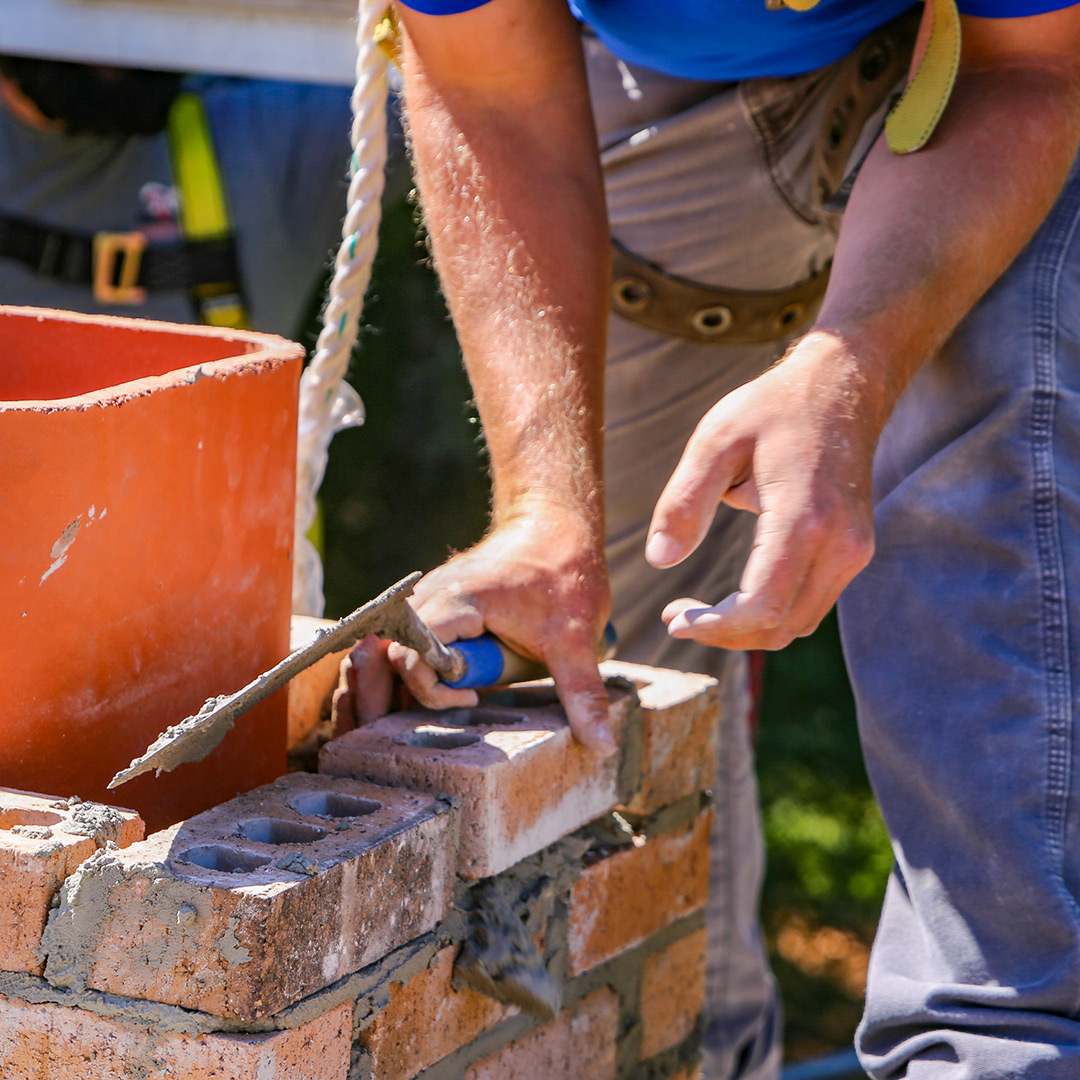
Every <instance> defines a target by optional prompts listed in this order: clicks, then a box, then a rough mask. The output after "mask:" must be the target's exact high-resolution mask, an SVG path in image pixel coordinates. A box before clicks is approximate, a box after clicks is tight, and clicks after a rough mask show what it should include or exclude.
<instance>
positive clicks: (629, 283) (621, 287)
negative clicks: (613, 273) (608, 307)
mask: <svg viewBox="0 0 1080 1080" xmlns="http://www.w3.org/2000/svg"><path fill="white" fill-rule="evenodd" d="M611 295H612V298H613V299H614V300H615V306H616V307H617V308H619V309H620V310H621V311H641V310H642V309H643V308H645V307H647V306H648V303H649V301H650V300H651V299H652V289H651V288H649V283H648V282H647V281H645V280H644V279H643V278H639V277H636V276H635V275H634V274H626V275H625V276H624V277H620V278H616V279H615V280H614V281H613V282H612V283H611Z"/></svg>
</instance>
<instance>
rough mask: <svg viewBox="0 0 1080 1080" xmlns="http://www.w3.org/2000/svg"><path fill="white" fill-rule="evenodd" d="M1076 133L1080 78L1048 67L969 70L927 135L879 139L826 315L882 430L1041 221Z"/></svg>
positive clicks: (843, 239)
mask: <svg viewBox="0 0 1080 1080" xmlns="http://www.w3.org/2000/svg"><path fill="white" fill-rule="evenodd" d="M1078 142H1080V87H1078V85H1077V83H1076V82H1075V80H1074V79H1073V78H1072V77H1071V75H1070V74H1069V73H1067V72H1064V71H1060V70H1056V69H1055V68H1054V67H1052V66H1049V67H1047V66H1043V67H1038V68H1025V67H1014V68H1007V69H1005V70H1001V69H998V70H984V71H979V70H969V71H966V72H964V73H962V74H961V76H960V78H959V79H958V81H957V86H956V89H955V91H954V94H953V98H952V100H951V101H950V103H949V107H948V109H947V110H946V114H945V117H944V119H943V121H942V124H941V126H940V128H939V130H938V132H937V133H936V134H935V136H934V140H933V142H932V143H931V144H930V146H928V147H927V148H926V149H924V150H922V151H920V152H918V153H916V154H912V155H909V156H907V157H897V156H895V155H893V154H891V153H890V152H889V151H888V149H887V148H886V147H885V146H884V144H883V142H879V144H878V145H877V146H876V147H875V148H874V150H873V151H872V153H871V155H870V157H869V159H868V160H867V163H866V165H865V167H864V170H863V172H862V174H861V175H860V177H859V181H858V183H857V184H856V187H855V190H854V192H853V193H852V199H851V204H850V206H849V209H848V211H847V214H846V215H845V219H844V225H843V228H842V230H841V236H840V242H839V245H838V249H837V254H836V260H835V263H834V269H833V276H832V280H831V282H830V286H829V291H828V294H827V296H826V299H825V303H824V305H823V307H822V311H821V314H820V316H819V318H818V321H817V326H818V328H819V329H821V330H823V331H825V332H827V333H830V334H834V335H836V336H837V338H838V339H839V341H840V342H841V343H842V345H843V347H844V348H846V349H847V350H850V352H851V353H852V354H853V356H854V357H856V358H857V362H858V364H859V366H860V368H861V369H862V371H863V372H864V374H865V397H864V399H863V401H862V402H861V406H862V408H863V409H865V410H866V419H867V420H868V422H870V423H871V424H872V425H873V426H874V428H876V429H877V430H880V427H881V425H882V424H883V423H884V421H885V420H886V419H887V416H888V413H889V411H890V410H891V408H892V406H893V404H894V403H895V401H896V398H897V397H898V396H899V394H900V393H901V392H902V390H903V388H904V386H905V385H906V383H907V381H908V380H909V379H910V377H911V376H912V374H913V373H914V372H915V371H916V370H917V369H918V368H919V366H920V365H922V364H923V363H924V362H925V361H926V360H927V359H928V358H929V357H930V356H931V355H932V354H933V353H934V351H935V350H937V349H938V348H940V346H941V345H942V344H943V343H944V341H945V339H946V338H947V337H948V335H949V334H950V333H951V332H952V330H953V329H954V328H955V327H956V325H957V323H958V322H959V321H960V320H961V319H962V318H963V317H964V316H965V315H966V314H967V312H968V311H969V310H970V309H971V308H972V307H973V306H974V304H975V303H976V302H977V301H978V299H979V297H980V296H981V295H982V294H983V293H984V292H985V291H986V290H987V289H988V288H989V287H990V285H992V284H993V282H994V281H995V280H996V279H997V278H998V276H999V275H1000V274H1001V273H1002V272H1003V271H1004V270H1005V269H1006V267H1007V266H1008V265H1009V263H1010V262H1011V261H1012V260H1013V259H1014V258H1015V257H1016V255H1017V254H1018V253H1019V252H1020V250H1021V249H1022V247H1023V246H1024V244H1025V243H1027V241H1028V240H1029V239H1030V238H1031V236H1032V234H1033V233H1034V232H1035V230H1036V229H1037V228H1038V226H1039V225H1040V224H1041V222H1042V221H1043V219H1044V217H1045V216H1046V214H1047V212H1048V211H1049V209H1050V207H1051V206H1052V204H1053V202H1054V200H1055V198H1056V197H1057V195H1058V193H1059V191H1060V189H1061V187H1062V184H1063V183H1064V180H1065V177H1066V176H1067V174H1068V170H1069V167H1070V165H1071V163H1072V160H1073V157H1074V156H1075V154H1076V149H1077V144H1078Z"/></svg>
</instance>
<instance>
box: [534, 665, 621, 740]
mask: <svg viewBox="0 0 1080 1080" xmlns="http://www.w3.org/2000/svg"><path fill="white" fill-rule="evenodd" d="M549 670H550V671H551V675H552V677H553V678H554V680H555V689H556V690H557V691H558V692H559V700H560V701H561V702H562V704H563V708H564V709H565V710H566V718H567V720H568V721H569V722H570V730H571V731H572V732H573V733H574V736H575V737H576V738H577V739H578V740H579V741H580V742H581V743H582V744H583V745H584V746H587V747H588V748H589V749H590V750H592V751H593V752H594V753H597V754H599V755H600V756H601V757H610V756H611V755H612V754H614V753H615V752H616V751H617V750H618V746H616V744H615V737H614V736H613V735H612V733H611V727H610V726H609V724H608V715H609V712H610V708H611V702H610V700H609V699H608V692H607V689H606V688H605V687H604V682H603V680H602V679H601V678H600V671H599V669H598V668H597V666H596V656H595V654H594V652H592V651H591V650H589V648H588V647H587V646H585V647H583V648H582V649H579V650H575V651H574V652H573V653H570V652H569V651H567V650H565V649H562V650H560V653H559V655H558V656H557V657H556V656H552V657H551V660H550V663H549Z"/></svg>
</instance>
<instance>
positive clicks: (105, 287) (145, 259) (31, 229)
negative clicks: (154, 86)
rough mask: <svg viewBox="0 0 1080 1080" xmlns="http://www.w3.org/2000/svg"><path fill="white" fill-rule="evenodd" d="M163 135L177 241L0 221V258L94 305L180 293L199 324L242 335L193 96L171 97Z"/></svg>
mask: <svg viewBox="0 0 1080 1080" xmlns="http://www.w3.org/2000/svg"><path fill="white" fill-rule="evenodd" d="M167 132H168V139H169V149H170V153H171V156H172V165H173V175H174V177H175V180H176V184H177V187H178V188H179V190H180V232H181V239H179V240H173V241H167V242H155V241H151V240H150V239H149V238H148V237H147V235H146V233H144V232H141V231H139V230H134V231H132V232H97V233H90V232H79V231H75V230H67V229H58V228H53V227H52V226H49V225H44V224H41V223H40V222H36V221H32V220H29V219H27V218H22V217H16V216H0V256H4V257H7V258H9V259H14V260H15V261H16V262H19V263H22V264H23V265H24V266H28V267H29V268H30V269H31V270H34V271H36V272H37V273H39V274H43V275H45V276H47V277H51V278H54V279H56V280H58V281H63V282H65V283H67V284H69V285H86V286H90V287H91V288H92V290H93V293H94V298H95V299H96V300H97V301H98V302H99V303H101V304H116V305H138V304H141V303H143V302H145V300H146V297H147V294H148V293H153V292H166V291H174V290H177V289H182V290H186V291H187V292H188V294H189V295H190V297H191V300H192V302H193V304H194V305H195V309H196V311H197V312H198V315H199V318H200V319H201V320H202V321H203V322H204V323H207V324H209V325H211V326H226V327H233V328H236V329H246V328H247V326H248V318H247V312H246V310H245V307H244V302H243V298H242V290H241V286H240V267H239V261H238V259H237V252H236V240H235V237H234V235H233V232H232V226H231V222H230V220H229V212H228V204H227V201H226V198H225V188H224V184H223V182H222V178H221V172H220V170H219V168H218V164H217V157H216V155H215V153H214V145H213V140H212V138H211V134H210V125H209V123H208V121H207V117H206V109H205V107H204V105H203V103H202V100H201V99H200V98H199V96H198V95H197V94H195V93H191V92H187V91H185V92H184V93H181V94H180V95H179V96H178V97H177V98H176V101H174V102H173V105H172V108H171V110H170V112H169V120H168V126H167Z"/></svg>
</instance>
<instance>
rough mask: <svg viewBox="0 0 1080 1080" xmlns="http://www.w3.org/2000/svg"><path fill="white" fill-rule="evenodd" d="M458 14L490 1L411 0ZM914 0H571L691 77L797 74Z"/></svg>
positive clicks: (613, 45)
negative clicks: (779, 1) (778, 3)
mask: <svg viewBox="0 0 1080 1080" xmlns="http://www.w3.org/2000/svg"><path fill="white" fill-rule="evenodd" d="M404 2H405V3H406V4H407V5H408V6H409V7H411V8H414V9H415V10H417V11H421V12H425V13H427V14H429V15H451V14H454V13H457V12H461V11H468V10H470V9H471V8H476V7H480V6H481V5H482V4H484V3H488V2H490V0H404ZM1075 2H1076V0H959V2H958V6H959V8H960V11H961V12H962V13H963V14H965V15H979V16H983V17H986V18H1011V17H1015V16H1019V15H1038V14H1041V13H1042V12H1045V11H1056V10H1058V9H1060V8H1065V7H1069V6H1070V5H1071V4H1073V3H1075ZM912 6H913V5H912V0H821V2H820V3H819V4H818V5H817V7H814V8H811V9H810V10H809V11H793V10H791V9H790V8H784V9H782V10H779V11H769V10H768V9H767V8H766V7H765V0H668V2H667V3H664V4H658V3H657V2H656V0H570V7H571V9H572V10H573V12H574V14H575V15H576V16H577V17H578V18H579V19H581V20H583V21H584V22H586V23H588V25H589V26H591V27H592V28H593V30H595V31H596V33H597V35H598V36H599V37H600V39H601V41H603V42H604V44H605V45H607V47H608V48H609V49H611V51H612V52H613V53H614V54H615V55H616V56H619V57H621V58H622V59H623V60H627V61H629V62H630V63H633V64H640V65H642V66H643V67H647V68H651V69H653V70H654V71H660V72H663V73H664V74H666V75H675V76H679V77H682V78H687V79H716V80H728V79H749V78H755V77H757V76H762V75H797V74H800V73H802V72H804V71H812V70H813V69H814V68H817V67H821V66H822V65H823V64H828V63H831V62H832V61H833V60H838V59H839V58H840V57H841V56H846V55H847V54H848V53H849V52H851V50H852V49H854V48H855V46H856V45H857V44H858V43H859V42H860V41H861V40H862V39H863V38H864V37H865V36H866V35H867V34H869V33H871V32H872V31H874V30H876V29H877V28H878V27H879V26H883V25H884V24H885V23H887V22H888V21H889V20H890V19H892V18H893V17H895V16H896V15H899V14H900V13H901V12H902V11H905V10H907V9H908V8H909V7H912Z"/></svg>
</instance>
